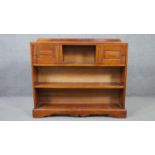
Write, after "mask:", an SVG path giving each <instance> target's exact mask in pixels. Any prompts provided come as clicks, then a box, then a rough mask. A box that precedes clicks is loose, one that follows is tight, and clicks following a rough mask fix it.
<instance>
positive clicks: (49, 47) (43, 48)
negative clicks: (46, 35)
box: [33, 43, 61, 64]
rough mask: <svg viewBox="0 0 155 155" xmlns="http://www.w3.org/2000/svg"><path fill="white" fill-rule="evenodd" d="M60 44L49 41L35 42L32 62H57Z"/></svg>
mask: <svg viewBox="0 0 155 155" xmlns="http://www.w3.org/2000/svg"><path fill="white" fill-rule="evenodd" d="M60 49H61V48H60V46H59V45H55V44H51V43H37V44H35V48H34V52H33V63H36V64H57V63H60V62H59V60H60V59H59V58H60V51H61V50H60Z"/></svg>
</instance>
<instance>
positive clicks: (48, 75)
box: [36, 66, 123, 84]
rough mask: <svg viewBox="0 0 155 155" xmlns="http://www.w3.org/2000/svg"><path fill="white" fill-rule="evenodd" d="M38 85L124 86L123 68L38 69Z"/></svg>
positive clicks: (56, 67)
mask: <svg viewBox="0 0 155 155" xmlns="http://www.w3.org/2000/svg"><path fill="white" fill-rule="evenodd" d="M36 70H37V83H42V82H45V83H66V84H67V83H86V84H87V83H103V84H106V83H107V84H113V83H114V84H116V83H118V84H122V71H123V68H121V67H80V66H79V67H70V66H68V67H65V68H64V67H62V66H59V67H58V66H53V67H37V68H36Z"/></svg>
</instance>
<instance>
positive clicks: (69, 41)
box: [37, 38, 121, 44]
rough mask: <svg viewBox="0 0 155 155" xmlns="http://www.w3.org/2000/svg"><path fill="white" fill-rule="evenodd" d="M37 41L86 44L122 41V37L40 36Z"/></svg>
mask: <svg viewBox="0 0 155 155" xmlns="http://www.w3.org/2000/svg"><path fill="white" fill-rule="evenodd" d="M37 42H50V43H64V44H65V43H75V44H77V43H85V44H87V43H88V44H89V43H104V42H105V43H107V42H112V43H115V42H116V43H120V42H121V40H120V39H86V38H85V39H84V38H83V39H80V38H79V39H78V38H72V39H69V38H61V39H56V38H55V39H50V38H49V39H47V38H40V39H38V40H37Z"/></svg>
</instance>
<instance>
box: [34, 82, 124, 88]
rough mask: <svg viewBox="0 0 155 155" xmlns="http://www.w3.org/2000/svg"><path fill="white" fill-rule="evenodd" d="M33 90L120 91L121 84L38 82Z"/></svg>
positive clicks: (122, 85)
mask: <svg viewBox="0 0 155 155" xmlns="http://www.w3.org/2000/svg"><path fill="white" fill-rule="evenodd" d="M34 88H95V89H102V88H104V89H122V88H124V84H123V83H116V82H111V83H97V82H89V83H69V82H39V83H36V84H35V85H34Z"/></svg>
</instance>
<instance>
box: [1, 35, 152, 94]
mask: <svg viewBox="0 0 155 155" xmlns="http://www.w3.org/2000/svg"><path fill="white" fill-rule="evenodd" d="M38 38H120V39H122V40H123V41H125V42H128V43H129V52H128V54H129V55H128V78H127V95H128V96H143V97H145V96H155V35H142V34H139V35H135V34H120V35H118V34H117V35H116V34H114V35H112V34H111V35H108V34H106V35H104V34H100V35H98V34H96V35H86V34H81V35H80V34H78V35H76V34H74V35H73V34H72V35H69V34H68V35H67V34H64V35H63V34H62V35H54V34H49V35H39V34H38V35H37V34H34V35H33V34H31V35H29V34H10V35H9V34H7V35H0V96H31V95H32V88H31V66H30V48H29V47H30V46H29V44H30V42H31V41H35V40H36V39H38Z"/></svg>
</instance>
